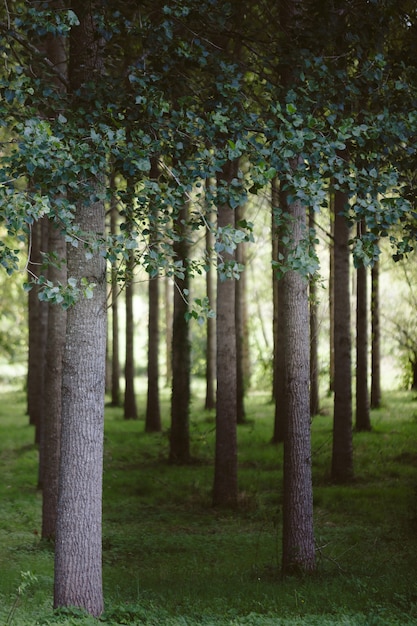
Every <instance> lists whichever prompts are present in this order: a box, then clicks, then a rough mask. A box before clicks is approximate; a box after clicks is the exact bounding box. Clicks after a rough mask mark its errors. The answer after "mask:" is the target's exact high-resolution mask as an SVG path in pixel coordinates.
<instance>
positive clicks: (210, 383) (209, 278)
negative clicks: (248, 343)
mask: <svg viewBox="0 0 417 626" xmlns="http://www.w3.org/2000/svg"><path fill="white" fill-rule="evenodd" d="M207 219H208V220H209V221H211V220H212V219H213V215H212V213H211V212H210V213H209V215H208V216H207ZM205 243H206V257H207V265H208V269H207V272H206V297H207V298H208V301H209V305H210V306H211V307H212V308H213V309H214V308H215V293H216V285H215V280H216V275H215V269H214V267H213V259H212V255H213V252H212V251H213V246H214V237H213V231H212V228H206V242H205ZM206 326H207V333H206V399H205V403H204V407H205V408H206V409H207V410H211V409H214V408H215V407H216V397H215V383H216V321H215V318H214V317H208V318H207V322H206Z"/></svg>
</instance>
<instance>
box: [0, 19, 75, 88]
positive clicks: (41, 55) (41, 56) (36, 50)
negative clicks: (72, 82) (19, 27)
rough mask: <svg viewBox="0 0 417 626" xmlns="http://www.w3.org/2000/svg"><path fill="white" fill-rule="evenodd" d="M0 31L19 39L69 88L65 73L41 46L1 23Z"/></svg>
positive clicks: (19, 41) (23, 45)
mask: <svg viewBox="0 0 417 626" xmlns="http://www.w3.org/2000/svg"><path fill="white" fill-rule="evenodd" d="M0 33H2V34H3V35H4V36H5V37H7V36H9V37H11V38H12V39H14V40H15V41H17V42H18V43H19V44H20V45H21V46H22V47H23V48H25V49H26V50H29V52H31V53H32V54H33V55H35V56H36V57H38V58H39V59H40V60H41V61H43V63H45V65H47V66H48V68H49V69H50V70H51V71H52V72H53V73H54V74H55V76H56V77H57V78H58V80H60V81H61V83H62V84H63V85H64V86H65V87H66V88H67V89H68V88H69V82H68V80H67V78H66V77H65V76H64V74H62V72H60V71H59V69H57V67H56V66H55V65H54V64H53V63H52V61H51V60H50V59H48V57H47V56H45V54H44V53H43V52H42V51H41V50H39V48H37V47H36V46H34V45H33V44H32V43H30V42H29V41H27V40H26V39H25V38H24V37H22V36H21V35H19V33H17V32H16V31H13V30H10V29H7V28H4V27H3V26H1V25H0Z"/></svg>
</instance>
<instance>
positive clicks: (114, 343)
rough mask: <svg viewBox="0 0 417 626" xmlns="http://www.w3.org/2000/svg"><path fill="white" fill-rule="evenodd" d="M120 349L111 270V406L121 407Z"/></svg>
mask: <svg viewBox="0 0 417 626" xmlns="http://www.w3.org/2000/svg"><path fill="white" fill-rule="evenodd" d="M113 179H114V172H112V184H111V188H112V190H113V187H114V180H113ZM117 216H118V211H117V203H116V199H115V197H114V195H112V197H111V200H110V233H111V234H112V235H115V234H116V230H117ZM120 396H121V393H120V347H119V285H118V281H117V269H116V268H115V267H113V266H112V268H111V405H112V406H120Z"/></svg>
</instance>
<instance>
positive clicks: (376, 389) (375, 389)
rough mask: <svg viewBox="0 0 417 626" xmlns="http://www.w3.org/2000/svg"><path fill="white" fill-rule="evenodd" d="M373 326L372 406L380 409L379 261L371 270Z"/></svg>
mask: <svg viewBox="0 0 417 626" xmlns="http://www.w3.org/2000/svg"><path fill="white" fill-rule="evenodd" d="M371 328H372V344H371V345H372V356H371V407H372V408H373V409H379V407H380V406H381V397H382V393H381V330H380V310H379V262H378V261H377V262H376V263H375V265H374V266H373V267H372V270H371Z"/></svg>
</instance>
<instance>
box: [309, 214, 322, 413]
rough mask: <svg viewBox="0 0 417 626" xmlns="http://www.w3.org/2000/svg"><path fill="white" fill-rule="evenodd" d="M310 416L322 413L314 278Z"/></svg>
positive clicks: (312, 289)
mask: <svg viewBox="0 0 417 626" xmlns="http://www.w3.org/2000/svg"><path fill="white" fill-rule="evenodd" d="M309 228H310V229H314V212H313V210H312V209H310V211H309ZM309 300H310V414H311V415H312V416H313V415H318V414H319V413H320V395H319V357H318V335H319V324H318V313H317V287H316V281H315V278H314V276H313V277H312V278H310V298H309Z"/></svg>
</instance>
